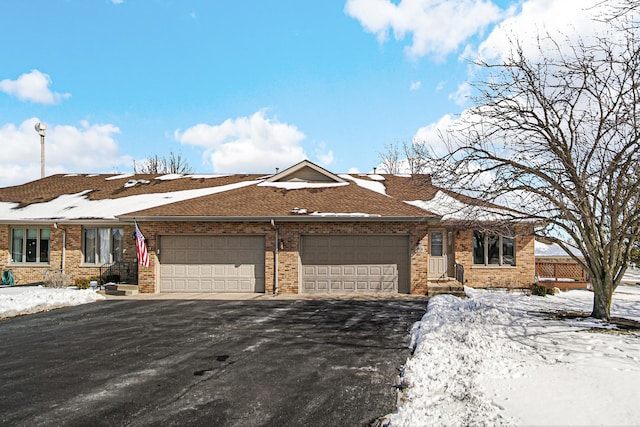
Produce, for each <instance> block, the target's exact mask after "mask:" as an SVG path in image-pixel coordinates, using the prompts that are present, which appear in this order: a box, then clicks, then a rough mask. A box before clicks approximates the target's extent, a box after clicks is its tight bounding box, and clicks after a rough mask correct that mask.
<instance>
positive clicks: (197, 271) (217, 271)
mask: <svg viewBox="0 0 640 427" xmlns="http://www.w3.org/2000/svg"><path fill="white" fill-rule="evenodd" d="M264 259H265V250H264V237H263V236H189V235H185V236H161V239H160V291H161V292H264Z"/></svg>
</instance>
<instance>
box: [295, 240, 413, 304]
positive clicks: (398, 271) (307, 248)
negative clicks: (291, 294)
mask: <svg viewBox="0 0 640 427" xmlns="http://www.w3.org/2000/svg"><path fill="white" fill-rule="evenodd" d="M301 263H302V274H301V275H302V286H301V292H308V293H313V292H316V293H319V292H343V293H348V292H399V291H400V292H408V289H409V283H408V282H409V239H408V236H406V235H380V236H365V235H349V236H327V235H325V236H303V238H302V248H301ZM327 284H329V286H327Z"/></svg>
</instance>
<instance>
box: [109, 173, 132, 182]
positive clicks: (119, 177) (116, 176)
mask: <svg viewBox="0 0 640 427" xmlns="http://www.w3.org/2000/svg"><path fill="white" fill-rule="evenodd" d="M132 176H133V174H132V173H123V174H120V175H114V176H109V177H107V178H105V179H104V180H105V181H111V180H114V179H125V178H131V177H132Z"/></svg>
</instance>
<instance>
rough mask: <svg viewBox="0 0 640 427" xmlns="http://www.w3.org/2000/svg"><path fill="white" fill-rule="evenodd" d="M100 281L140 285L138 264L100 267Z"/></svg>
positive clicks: (122, 263)
mask: <svg viewBox="0 0 640 427" xmlns="http://www.w3.org/2000/svg"><path fill="white" fill-rule="evenodd" d="M100 280H101V282H102V283H101V284H104V283H109V282H113V283H127V284H130V285H137V284H138V263H137V262H114V263H111V264H103V265H101V266H100Z"/></svg>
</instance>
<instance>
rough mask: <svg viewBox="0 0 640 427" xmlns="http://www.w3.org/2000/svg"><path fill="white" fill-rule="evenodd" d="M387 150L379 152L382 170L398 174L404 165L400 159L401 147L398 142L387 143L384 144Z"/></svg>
mask: <svg viewBox="0 0 640 427" xmlns="http://www.w3.org/2000/svg"><path fill="white" fill-rule="evenodd" d="M384 149H385V151H384V152H382V153H378V156H379V157H380V169H381V170H380V172H382V173H390V174H397V173H400V168H401V166H402V163H401V159H400V149H399V148H398V146H397V144H387V145H385V146H384Z"/></svg>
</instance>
